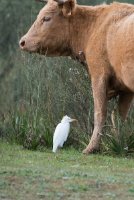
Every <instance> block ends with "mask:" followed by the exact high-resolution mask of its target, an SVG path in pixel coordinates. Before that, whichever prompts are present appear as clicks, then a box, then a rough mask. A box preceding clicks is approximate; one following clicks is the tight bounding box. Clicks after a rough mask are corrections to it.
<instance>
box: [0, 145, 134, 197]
mask: <svg viewBox="0 0 134 200" xmlns="http://www.w3.org/2000/svg"><path fill="white" fill-rule="evenodd" d="M0 161H1V162H0V200H5V199H6V200H24V199H28V200H38V199H45V200H47V199H50V200H51V199H54V200H57V199H70V200H74V199H77V200H79V199H83V200H86V199H87V200H90V199H103V200H105V199H118V200H119V199H121V200H131V199H134V160H133V159H129V158H118V157H108V156H104V155H99V154H98V155H90V156H86V155H82V153H81V152H78V151H76V150H74V149H64V150H61V151H59V152H58V153H57V154H52V152H51V149H50V150H44V152H39V151H28V150H24V149H23V148H22V147H21V146H17V145H9V144H8V143H5V142H0Z"/></svg>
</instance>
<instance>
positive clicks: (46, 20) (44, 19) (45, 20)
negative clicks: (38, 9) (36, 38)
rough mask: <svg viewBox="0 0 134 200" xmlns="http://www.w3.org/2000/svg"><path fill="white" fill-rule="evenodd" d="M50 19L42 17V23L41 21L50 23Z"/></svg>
mask: <svg viewBox="0 0 134 200" xmlns="http://www.w3.org/2000/svg"><path fill="white" fill-rule="evenodd" d="M50 19H51V17H44V18H43V19H42V21H43V22H48V21H50Z"/></svg>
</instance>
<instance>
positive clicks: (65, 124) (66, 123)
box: [53, 115, 76, 153]
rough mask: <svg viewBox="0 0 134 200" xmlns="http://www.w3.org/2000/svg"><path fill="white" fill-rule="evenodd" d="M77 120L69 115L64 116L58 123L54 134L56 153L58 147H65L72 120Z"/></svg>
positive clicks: (54, 150)
mask: <svg viewBox="0 0 134 200" xmlns="http://www.w3.org/2000/svg"><path fill="white" fill-rule="evenodd" d="M73 121H76V119H71V118H70V117H68V116H67V115H66V116H64V117H63V118H62V120H61V122H60V123H59V124H58V125H57V127H56V129H55V132H54V135H53V152H54V153H56V151H57V149H58V148H60V147H63V144H64V142H65V141H66V140H67V137H68V135H69V131H70V122H73Z"/></svg>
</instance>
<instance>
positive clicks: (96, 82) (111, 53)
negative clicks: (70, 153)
mask: <svg viewBox="0 0 134 200" xmlns="http://www.w3.org/2000/svg"><path fill="white" fill-rule="evenodd" d="M20 48H21V49H22V50H26V51H29V52H38V53H40V54H44V55H46V56H71V57H73V58H78V60H79V61H81V62H82V63H87V68H88V71H89V73H90V75H91V83H92V90H93V98H94V131H93V135H92V138H91V140H90V143H89V145H88V146H87V148H86V149H85V150H84V151H83V152H84V153H91V152H93V151H94V150H96V149H98V147H99V142H100V137H101V131H102V127H103V125H104V123H105V119H106V113H107V102H108V99H109V98H112V97H114V96H119V112H120V114H121V116H122V118H123V119H125V118H126V115H127V113H128V110H129V108H130V105H131V104H132V101H133V97H134V5H131V4H123V3H113V4H110V5H100V6H94V7H93V6H80V5H77V3H76V0H48V3H47V4H46V5H45V6H44V7H43V9H42V10H41V11H40V13H39V15H38V16H37V19H36V21H35V22H34V24H33V25H32V27H31V28H30V30H29V31H28V32H27V34H26V35H25V36H23V37H22V38H21V40H20Z"/></svg>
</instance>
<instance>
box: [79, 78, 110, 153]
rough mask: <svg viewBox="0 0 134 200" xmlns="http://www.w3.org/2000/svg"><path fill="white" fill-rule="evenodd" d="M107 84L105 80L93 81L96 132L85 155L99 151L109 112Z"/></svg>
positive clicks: (96, 79) (94, 131)
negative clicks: (103, 128)
mask: <svg viewBox="0 0 134 200" xmlns="http://www.w3.org/2000/svg"><path fill="white" fill-rule="evenodd" d="M106 86H107V82H106V79H105V78H102V77H101V78H95V79H93V80H92V89H93V98H94V130H93V135H92V137H91V140H90V142H89V144H88V146H87V147H86V149H85V150H84V151H83V153H85V154H88V153H92V152H94V151H95V150H98V148H99V143H100V137H101V131H102V127H103V125H104V123H105V119H106V112H107V95H106Z"/></svg>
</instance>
